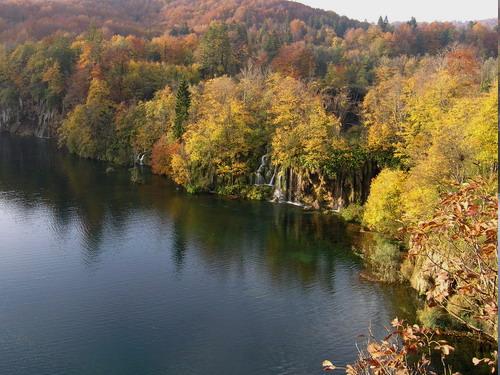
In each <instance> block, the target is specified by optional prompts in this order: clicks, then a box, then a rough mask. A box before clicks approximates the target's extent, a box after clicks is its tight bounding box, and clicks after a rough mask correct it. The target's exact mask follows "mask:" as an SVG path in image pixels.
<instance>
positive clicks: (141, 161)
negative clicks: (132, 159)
mask: <svg viewBox="0 0 500 375" xmlns="http://www.w3.org/2000/svg"><path fill="white" fill-rule="evenodd" d="M145 157H146V153H145V152H141V153H139V154H138V155H137V158H136V161H137V162H138V163H139V165H144V158H145Z"/></svg>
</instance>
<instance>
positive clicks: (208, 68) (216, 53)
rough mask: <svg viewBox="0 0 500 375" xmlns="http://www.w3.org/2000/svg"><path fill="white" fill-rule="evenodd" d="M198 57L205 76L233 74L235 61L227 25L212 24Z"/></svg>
mask: <svg viewBox="0 0 500 375" xmlns="http://www.w3.org/2000/svg"><path fill="white" fill-rule="evenodd" d="M197 55H198V61H199V63H200V65H201V71H202V74H203V76H205V77H216V76H221V75H224V74H230V73H233V70H234V69H233V66H234V61H233V55H232V49H231V41H230V39H229V34H228V27H227V25H225V24H223V23H220V22H212V23H211V24H210V27H209V28H208V30H207V32H206V33H205V34H204V35H203V37H202V39H201V41H200V45H199V47H198V51H197Z"/></svg>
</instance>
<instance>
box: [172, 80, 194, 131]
mask: <svg viewBox="0 0 500 375" xmlns="http://www.w3.org/2000/svg"><path fill="white" fill-rule="evenodd" d="M190 106H191V93H190V92H189V84H188V83H187V81H186V80H185V79H183V80H181V82H180V83H179V88H178V89H177V95H176V102H175V119H174V129H173V131H174V136H175V138H176V139H180V138H181V137H182V135H183V134H184V125H185V123H186V121H187V119H188V116H189V107H190Z"/></svg>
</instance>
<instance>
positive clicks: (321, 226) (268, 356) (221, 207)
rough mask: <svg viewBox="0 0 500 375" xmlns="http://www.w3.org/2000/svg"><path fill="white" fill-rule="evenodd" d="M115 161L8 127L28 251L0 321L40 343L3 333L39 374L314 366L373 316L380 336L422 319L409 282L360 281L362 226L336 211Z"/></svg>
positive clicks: (12, 183)
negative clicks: (254, 198) (243, 194)
mask: <svg viewBox="0 0 500 375" xmlns="http://www.w3.org/2000/svg"><path fill="white" fill-rule="evenodd" d="M106 167H107V165H105V164H102V163H98V162H93V161H89V160H82V159H79V158H76V157H74V156H72V155H68V154H65V153H63V152H58V151H56V150H55V145H54V144H51V143H50V142H49V141H42V140H35V139H29V138H25V139H23V138H11V137H8V136H5V135H0V222H1V223H2V225H3V226H2V227H1V229H0V235H1V236H2V237H4V238H5V239H6V240H7V243H9V244H10V246H11V247H12V248H16V249H17V250H16V251H18V252H19V254H11V253H10V252H9V251H8V249H7V248H6V249H3V252H0V258H1V262H0V298H3V299H4V300H10V301H11V303H10V304H5V305H4V306H3V307H2V306H0V327H1V326H4V327H11V326H12V327H15V328H14V330H17V331H16V335H20V334H22V333H23V332H27V333H25V334H26V335H27V337H29V338H30V340H32V341H33V342H35V343H36V344H37V345H36V347H35V348H33V349H30V350H28V349H27V348H26V347H25V345H24V344H23V345H20V346H16V345H14V344H13V341H12V340H10V339H5V340H4V342H2V341H1V340H0V356H1V355H2V354H3V355H8V354H10V355H12V354H13V353H17V357H18V359H17V361H16V359H12V362H10V363H11V365H12V364H16V365H19V363H18V362H19V361H20V359H19V358H25V357H26V356H32V358H31V357H30V358H25V360H26V361H27V363H28V364H30V365H32V367H31V368H32V369H35V368H38V369H39V368H42V369H45V370H46V371H45V373H53V374H55V373H77V374H83V373H90V372H91V373H96V374H100V373H103V374H104V373H106V372H107V373H111V372H112V373H121V374H133V373H144V374H149V373H151V374H157V373H162V374H169V373H172V374H176V373H183V374H190V373H194V374H197V373H200V372H199V368H196V367H192V365H190V363H199V365H200V366H206V368H205V373H207V374H212V373H227V372H228V371H229V372H231V371H230V369H234V371H232V372H238V373H240V374H255V373H262V374H276V373H283V374H288V373H306V372H307V373H310V372H311V371H315V369H317V367H318V364H319V363H320V362H321V360H322V359H324V358H326V357H330V358H331V355H332V353H331V351H332V350H334V351H335V353H334V356H335V357H336V358H338V359H339V361H340V362H344V361H348V360H352V359H353V357H354V356H355V352H354V351H353V348H354V346H353V345H354V341H355V340H356V337H357V335H359V334H360V333H366V329H367V327H368V325H369V324H370V322H372V323H373V325H374V326H376V330H378V332H383V326H384V325H385V324H388V322H389V320H390V318H392V317H393V316H395V315H398V316H400V317H408V318H412V316H413V315H414V309H415V306H414V302H415V299H414V296H413V295H412V294H411V293H408V290H406V289H404V288H397V287H385V286H381V285H374V284H372V283H368V282H364V281H362V280H360V279H359V275H358V274H359V270H360V264H359V260H358V259H357V258H356V257H355V256H354V255H353V254H352V252H351V246H352V244H353V243H354V242H355V241H356V240H359V235H360V234H359V233H358V232H357V231H355V230H352V228H348V227H346V226H345V225H344V224H343V223H342V222H341V221H339V220H337V219H336V218H335V217H333V216H331V217H329V216H325V215H321V214H318V213H314V212H303V211H302V210H300V209H298V208H296V207H291V206H284V205H274V204H270V203H262V202H240V201H227V200H224V199H220V198H217V197H215V196H208V195H198V196H190V195H186V194H185V193H183V192H181V191H179V190H178V189H176V187H175V186H173V185H171V184H170V183H169V182H168V181H167V180H166V179H164V178H160V177H157V176H151V175H148V174H147V173H146V174H145V175H144V176H143V178H144V183H143V184H133V183H131V182H130V173H129V171H128V170H126V169H120V168H117V169H116V170H115V171H114V172H112V173H106ZM28 226H29V228H30V229H27V228H28ZM20 233H21V235H20ZM20 236H24V237H22V238H20ZM0 247H1V245H0ZM75 255H78V258H75ZM164 255H165V256H166V257H164ZM2 264H3V268H2ZM18 266H19V267H18ZM16 267H17V268H16ZM2 272H3V274H2ZM56 276H57V277H56ZM31 291H33V292H31ZM35 291H36V293H37V294H36V295H34V294H31V293H35ZM39 296H40V297H39ZM38 298H43V299H41V300H39V299H38ZM23 306H32V308H35V307H36V309H37V312H38V315H37V316H38V322H37V325H36V327H35V326H31V325H30V324H29V323H26V322H25V323H23V324H21V323H20V322H19V320H18V317H19V316H23V314H26V315H24V316H25V317H26V319H27V322H29V317H31V316H32V314H33V313H32V311H31V312H25V311H24V307H23ZM55 306H57V308H56V307H55ZM2 313H3V315H2ZM61 322H62V323H61ZM0 333H1V332H0ZM0 337H1V336H0ZM66 342H68V343H71V345H67V344H66ZM41 348H45V349H43V350H46V352H44V353H45V354H46V355H47V356H48V357H50V356H52V355H54V353H56V352H57V353H59V354H57V356H58V358H59V362H57V361H56V364H57V366H61V368H57V369H55V368H54V367H53V366H55V365H54V364H53V363H54V361H48V360H47V361H42V359H40V358H42V357H43V355H42V354H44V353H42V351H43V350H42V349H41ZM229 351H230V352H231V353H232V357H231V358H227V353H228V352H229ZM22 353H24V354H22ZM82 353H84V355H83V354H82ZM45 354H44V355H45ZM105 354H107V355H105ZM87 357H89V358H92V359H93V361H94V362H93V363H95V367H93V368H92V369H91V371H90V370H89V367H88V364H87V362H85V364H83V363H82V361H83V358H87ZM12 358H14V356H12ZM37 361H42V362H37ZM184 361H185V362H184ZM6 363H7V364H4V365H3V366H4V367H3V369H6V368H7V369H8V368H9V367H8V363H9V362H8V361H7V362H6ZM65 366H66V367H65ZM28 367H29V366H28ZM69 369H76V370H74V371H69ZM1 370H2V365H1V364H0V372H1ZM89 371H90V372H89ZM38 372H40V371H38ZM11 373H14V374H16V375H17V374H24V373H29V372H28V371H25V372H23V371H17V372H15V371H11ZM42 373H44V371H42Z"/></svg>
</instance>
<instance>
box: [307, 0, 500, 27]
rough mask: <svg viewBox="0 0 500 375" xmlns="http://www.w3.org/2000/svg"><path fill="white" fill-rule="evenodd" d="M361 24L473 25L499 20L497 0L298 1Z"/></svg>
mask: <svg viewBox="0 0 500 375" xmlns="http://www.w3.org/2000/svg"><path fill="white" fill-rule="evenodd" d="M298 1H299V2H301V3H304V4H307V5H310V6H312V7H315V8H322V9H327V10H333V11H335V12H336V13H338V14H340V15H344V16H348V17H350V18H355V19H358V20H360V21H363V20H365V19H366V20H368V21H370V22H376V21H377V19H378V17H379V16H381V15H382V16H385V15H387V16H388V17H389V21H391V22H393V21H407V20H409V19H410V18H411V17H412V16H414V17H415V18H416V19H417V21H470V20H480V19H485V18H496V17H497V0H298Z"/></svg>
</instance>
